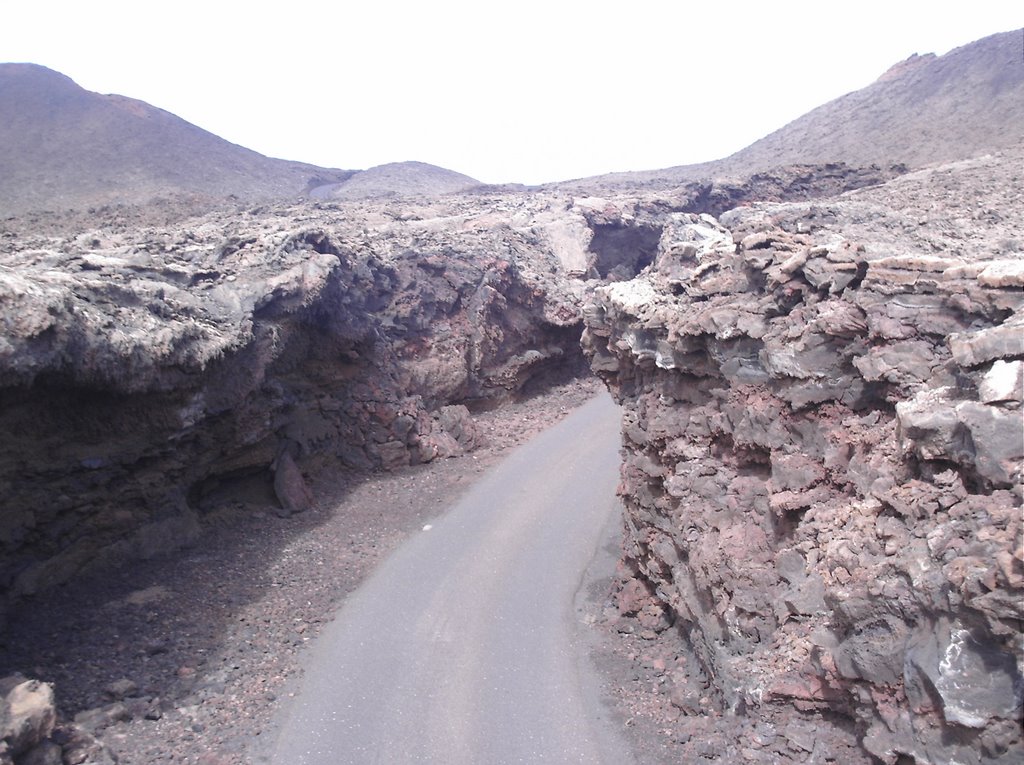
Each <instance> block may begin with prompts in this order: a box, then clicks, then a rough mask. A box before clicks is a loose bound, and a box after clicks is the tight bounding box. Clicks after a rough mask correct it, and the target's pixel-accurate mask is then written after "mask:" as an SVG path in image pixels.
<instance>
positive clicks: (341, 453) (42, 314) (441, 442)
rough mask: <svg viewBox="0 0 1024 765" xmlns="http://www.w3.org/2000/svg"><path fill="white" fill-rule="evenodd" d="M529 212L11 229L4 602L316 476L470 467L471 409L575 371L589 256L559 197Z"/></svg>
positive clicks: (4, 313) (303, 493)
mask: <svg viewBox="0 0 1024 765" xmlns="http://www.w3.org/2000/svg"><path fill="white" fill-rule="evenodd" d="M513 202H514V200H513V201H512V202H509V203H508V204H510V205H511V204H513ZM460 204H461V205H463V207H459V206H458V205H460ZM515 211H516V214H517V215H518V216H519V217H518V218H517V219H516V220H517V223H516V225H514V226H513V225H510V224H509V223H508V222H507V221H508V218H507V217H502V218H496V217H495V216H493V215H492V214H491V212H490V210H488V209H487V208H486V207H483V208H481V207H480V206H479V205H478V204H477V202H476V198H474V199H473V200H469V201H466V200H463V201H462V202H455V203H452V204H451V205H448V206H445V205H444V204H441V203H437V204H435V205H434V206H431V205H429V204H422V205H416V204H412V203H404V202H403V203H401V204H392V205H390V206H388V205H384V206H379V205H378V206H373V205H369V206H359V205H350V206H337V205H324V206H319V207H318V206H306V207H287V208H273V209H271V208H267V209H251V210H239V211H235V212H233V213H230V214H229V213H226V212H217V213H211V214H208V215H206V216H200V217H197V218H186V219H184V220H180V221H178V222H176V223H173V224H160V225H155V226H132V227H126V226H123V225H121V224H120V223H119V221H120V216H119V214H118V213H117V211H116V210H112V211H109V212H108V219H107V220H106V221H100V222H99V223H98V224H97V225H95V226H94V227H93V228H90V229H87V230H84V231H82V230H81V229H77V230H75V229H72V230H71V231H69V232H67V233H64V234H62V235H60V236H43V235H40V234H39V233H36V232H35V228H34V226H32V225H27V226H26V227H25V228H24V230H18V229H17V222H12V221H9V222H8V229H7V231H6V233H5V235H4V239H3V241H4V243H5V244H4V251H3V254H2V256H0V322H2V323H3V333H2V335H0V387H2V398H0V401H2V403H0V423H2V425H0V485H2V486H3V489H4V491H3V499H2V500H0V550H2V552H0V587H2V588H3V590H4V592H5V593H6V595H7V597H8V598H18V597H21V596H23V595H27V594H31V593H34V592H37V591H40V590H43V589H45V588H47V587H49V586H51V585H53V584H54V583H57V582H60V581H64V580H66V579H67V578H69V577H71V576H73V575H75V574H76V573H77V572H79V571H81V570H83V569H84V568H86V567H90V566H95V565H97V564H106V563H116V562H120V561H124V560H129V559H132V558H138V557H144V558H145V557H151V556H153V555H157V554H161V553H165V552H168V551H170V550H173V549H175V547H177V546H180V545H181V544H184V543H187V542H188V541H189V540H190V539H192V538H194V537H195V535H196V534H198V533H200V530H201V527H202V524H203V521H204V515H205V513H207V512H208V511H209V510H210V509H211V508H213V507H215V506H217V505H218V504H219V503H222V502H224V501H231V502H236V503H237V502H244V501H245V498H246V497H249V498H256V499H258V500H260V501H261V502H263V503H264V504H268V505H271V506H277V507H278V508H279V512H280V513H281V514H282V515H287V514H289V513H292V512H298V511H301V510H302V509H303V508H304V507H307V506H309V504H310V503H311V502H313V501H315V498H313V497H312V496H311V494H310V492H309V489H308V487H307V486H306V485H305V482H304V479H303V471H308V470H310V469H313V468H316V467H317V466H318V465H325V464H339V463H340V464H342V465H347V466H349V467H352V468H358V469H379V468H386V469H393V468H397V467H400V466H403V465H408V464H410V463H416V462H422V461H428V460H431V459H436V458H439V457H445V456H449V455H452V454H456V453H460V452H461V451H462V450H465V449H469V448H472V446H473V444H474V440H475V438H476V434H475V432H474V429H473V423H472V419H471V416H470V414H469V409H472V408H479V407H489V406H494V405H495V404H497V403H500V402H501V401H503V400H506V399H508V398H511V397H515V396H520V395H524V394H526V393H529V391H530V390H532V389H533V388H536V387H537V386H542V385H543V384H545V382H546V381H549V380H553V379H559V377H562V378H564V377H565V376H566V375H572V374H575V373H578V372H579V371H580V370H581V369H583V368H585V365H584V364H583V359H582V354H581V352H580V350H579V342H578V338H579V334H580V332H581V319H580V304H581V300H582V296H583V293H584V282H583V281H582V279H580V278H578V277H572V276H570V275H569V274H568V271H569V270H570V268H568V267H567V264H570V263H574V262H575V261H574V260H573V259H574V258H578V257H582V258H583V259H584V260H585V258H586V254H585V243H582V242H580V241H576V240H573V242H574V246H575V247H576V250H575V251H573V252H571V253H569V252H568V251H567V249H566V248H567V247H568V244H567V242H568V240H567V239H566V240H565V241H563V240H562V239H558V240H557V241H556V240H555V239H554V238H552V237H551V236H549V235H548V234H547V233H545V229H544V226H553V221H555V220H557V219H558V218H559V216H570V217H572V218H573V220H574V221H575V220H576V219H579V220H582V218H581V217H580V216H579V214H578V213H571V212H570V211H568V210H567V209H566V207H565V206H564V205H563V204H562V203H561V202H560V203H559V206H557V207H556V208H554V209H552V208H551V202H550V200H546V199H545V200H539V199H538V200H533V201H528V203H527V202H523V203H522V204H518V203H517V206H516V207H515ZM535 219H538V220H541V221H542V225H541V227H540V228H539V229H537V231H536V232H533V228H534V226H533V223H532V222H533V221H534V220H535ZM583 228H584V229H585V225H583ZM570 249H571V248H570ZM572 268H573V269H574V271H573V272H574V273H576V272H577V271H582V270H585V269H586V263H585V262H584V263H583V268H582V269H577V268H575V266H573V267H572ZM467 407H468V408H467Z"/></svg>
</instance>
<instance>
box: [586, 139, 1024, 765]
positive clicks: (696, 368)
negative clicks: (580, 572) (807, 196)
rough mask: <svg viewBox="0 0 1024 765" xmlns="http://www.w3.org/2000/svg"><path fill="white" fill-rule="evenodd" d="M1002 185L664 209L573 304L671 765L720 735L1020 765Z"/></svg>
mask: <svg viewBox="0 0 1024 765" xmlns="http://www.w3.org/2000/svg"><path fill="white" fill-rule="evenodd" d="M1013 166H1014V165H1013V163H1012V162H1008V161H1006V159H1005V158H1002V159H1000V158H995V159H993V158H986V159H983V160H979V161H976V162H970V163H960V164H959V165H957V166H953V167H947V168H940V169H937V170H928V171H922V172H919V173H914V174H911V175H908V176H906V177H904V178H901V179H897V180H894V181H890V182H889V183H888V184H885V185H883V186H879V187H878V188H875V189H866V190H862V191H859V192H855V193H853V194H848V195H845V196H843V197H839V198H837V199H834V200H828V201H827V202H820V203H815V204H778V205H754V206H752V207H748V208H738V209H735V210H733V211H730V212H728V213H725V214H724V215H723V216H722V217H721V220H716V219H714V218H712V217H710V216H707V215H701V216H698V215H694V214H687V213H675V214H673V215H672V216H670V220H669V221H668V222H667V223H666V225H665V227H664V229H663V232H662V236H661V238H660V242H659V245H658V249H657V252H656V254H654V256H653V263H652V265H651V266H650V267H649V268H647V269H646V270H645V271H643V272H642V273H641V274H640V275H639V276H638V277H637V278H635V279H633V280H630V281H622V282H618V283H614V284H609V285H606V286H603V287H600V288H598V289H597V290H596V292H595V294H594V296H593V298H592V299H591V300H590V302H589V303H588V305H587V306H586V307H585V309H584V315H585V321H586V330H585V333H584V347H585V349H586V351H587V354H588V356H589V357H590V359H591V365H592V368H593V369H594V370H595V371H596V372H597V373H598V374H599V375H600V376H601V377H603V378H604V379H605V381H606V382H607V384H608V387H609V388H610V389H611V391H612V392H613V394H614V395H615V396H616V398H617V399H618V400H619V401H620V402H621V403H623V404H624V407H625V414H624V423H623V439H624V445H625V462H624V466H623V469H622V483H621V486H620V493H621V494H622V497H623V499H624V501H625V504H626V520H625V529H626V542H625V560H624V563H625V568H626V572H627V581H626V582H625V584H624V585H623V587H622V591H621V592H620V593H619V596H618V598H619V605H620V609H621V611H622V612H623V613H624V614H635V615H637V618H638V619H640V622H641V626H643V627H644V628H646V629H648V630H649V631H650V632H649V636H650V637H651V638H654V636H655V634H661V635H663V636H664V635H672V636H674V637H675V638H676V639H677V640H678V643H679V647H678V655H677V660H676V664H675V666H674V669H673V670H672V673H671V675H672V676H671V677H670V679H669V683H668V686H667V687H669V688H670V692H671V694H672V697H673V703H674V704H675V705H676V706H677V707H679V709H680V710H681V717H680V723H679V724H680V726H681V727H684V728H685V727H686V726H687V725H694V726H695V725H704V726H705V727H704V728H703V729H701V730H702V732H703V735H702V737H695V738H694V739H693V742H692V746H694V747H697V746H698V744H699V743H700V741H701V740H705V741H706V740H708V737H709V736H710V737H711V738H714V736H715V735H716V730H715V726H717V733H718V734H722V739H723V740H727V741H728V746H731V747H733V748H735V747H737V746H742V747H744V748H743V749H742V752H740V751H739V749H737V750H736V751H735V752H733V754H735V756H736V757H740V756H742V758H743V759H744V760H745V761H752V762H777V761H779V758H784V759H785V760H786V761H808V762H810V761H823V760H828V759H838V760H839V761H843V762H856V761H863V762H875V761H882V762H887V763H910V762H917V763H954V762H956V763H995V762H1008V761H1015V760H1018V759H1021V758H1024V743H1022V740H1021V734H1020V730H1021V729H1020V723H1021V702H1022V696H1024V678H1022V666H1021V662H1022V656H1024V653H1022V648H1024V645H1022V618H1024V611H1022V604H1024V562H1022V510H1021V491H1022V489H1021V487H1022V483H1021V482H1022V460H1024V420H1022V416H1024V413H1022V408H1021V407H1022V374H1024V289H1022V288H1024V254H1022V253H1021V250H1020V248H1021V245H1020V242H1021V241H1022V240H1024V238H1022V237H1021V232H1020V224H1019V216H1018V215H1015V214H1014V210H1015V209H1017V208H1016V207H1015V204H1014V194H1015V191H1014V189H1015V188H1016V184H1015V183H1014V182H1013V179H1012V178H1011V175H1012V167H1013ZM698 721H700V722H698ZM709 721H710V722H709ZM716 721H717V722H716ZM707 726H710V728H709V727H707ZM747 728H749V731H748V732H749V733H750V738H749V740H744V736H742V735H741V736H740V739H741V740H740V741H739V743H738V744H737V743H736V731H737V730H740V729H742V730H747ZM696 729H697V728H695V730H696ZM809 730H813V731H815V733H814V735H813V736H811V737H810V738H808V736H807V732H808V731H809ZM725 731H731V732H732V733H731V736H729V735H726V734H725ZM684 739H685V737H684ZM730 751H732V750H730ZM691 754H693V755H694V757H695V758H696V757H698V756H700V755H701V752H700V751H698V749H694V750H693V752H691ZM719 754H722V752H719Z"/></svg>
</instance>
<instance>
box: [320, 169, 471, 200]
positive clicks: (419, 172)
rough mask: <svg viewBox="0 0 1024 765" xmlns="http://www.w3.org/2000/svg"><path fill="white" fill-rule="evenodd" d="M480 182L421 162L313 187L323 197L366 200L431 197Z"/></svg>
mask: <svg viewBox="0 0 1024 765" xmlns="http://www.w3.org/2000/svg"><path fill="white" fill-rule="evenodd" d="M479 185H480V181H478V180H476V179H475V178H470V177H469V176H468V175H463V174H462V173H457V172H455V171H454V170H446V169H445V168H443V167H437V166H436V165H428V164H426V163H425V162H392V163H389V164H386V165H377V166H376V167H371V168H370V169H369V170H363V171H361V172H358V173H356V174H355V175H353V176H352V177H351V178H349V179H348V180H346V181H344V182H343V183H335V184H330V185H326V186H321V187H320V188H317V189H314V190H313V192H312V194H311V196H314V197H317V198H323V199H366V198H368V197H383V196H434V195H438V194H451V193H454V192H457V191H465V190H467V189H471V188H474V187H476V186H479Z"/></svg>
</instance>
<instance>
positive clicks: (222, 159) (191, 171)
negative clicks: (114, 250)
mask: <svg viewBox="0 0 1024 765" xmlns="http://www.w3.org/2000/svg"><path fill="white" fill-rule="evenodd" d="M352 172H353V171H351V170H325V169H323V168H319V167H316V166H314V165H307V164H303V163H300V162H288V161H285V160H280V159H271V158H269V157H265V156H263V155H262V154H258V153H256V152H254V151H250V150H249V149H245V148H243V147H241V146H237V145H235V144H233V143H230V142H228V141H225V140H224V139H222V138H218V137H217V136H215V135H213V134H212V133H209V132H207V131H205V130H203V129H201V128H198V127H196V126H195V125H192V124H191V123H188V122H186V121H185V120H183V119H180V118H179V117H176V116H174V115H173V114H170V113H169V112H166V111H164V110H162V109H157V108H156V107H153V106H150V105H149V104H147V103H144V102H142V101H136V100H135V99H131V98H125V97H123V96H116V95H100V94H98V93H92V92H90V91H87V90H85V89H83V88H81V87H79V86H78V85H76V84H75V83H74V82H73V81H72V80H71V79H70V78H68V77H66V76H64V75H63V74H60V73H58V72H54V71H53V70H50V69H47V68H46V67H43V66H38V65H35V64H0V214H13V213H19V212H23V211H26V210H39V209H52V210H58V209H66V208H76V207H83V206H93V205H97V204H103V203H111V202H144V201H148V200H149V199H150V198H152V197H154V196H158V195H173V194H182V193H184V194H199V195H210V196H214V197H226V196H228V195H231V194H234V195H236V196H238V197H242V198H253V199H270V198H291V199H294V198H296V197H298V196H299V195H300V194H302V193H303V192H304V191H305V190H306V189H307V188H308V187H309V186H310V185H311V181H313V184H312V185H315V184H316V183H322V182H336V181H341V180H344V179H345V178H347V177H349V176H350V175H352ZM313 179H318V180H315V181H314V180H313Z"/></svg>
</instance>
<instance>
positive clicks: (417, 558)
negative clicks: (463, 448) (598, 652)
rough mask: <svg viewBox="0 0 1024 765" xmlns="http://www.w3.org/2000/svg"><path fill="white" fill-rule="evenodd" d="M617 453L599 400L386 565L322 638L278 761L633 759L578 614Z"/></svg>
mask: <svg viewBox="0 0 1024 765" xmlns="http://www.w3.org/2000/svg"><path fill="white" fill-rule="evenodd" d="M618 447H619V410H618V407H616V406H615V405H614V404H613V403H612V401H611V399H610V398H609V397H608V396H607V395H602V396H600V397H598V398H596V399H594V400H592V401H590V402H589V403H587V404H585V405H584V406H583V407H581V408H580V409H578V410H576V411H575V412H574V413H572V414H571V415H569V416H568V417H567V418H566V419H565V420H563V421H562V422H561V423H559V424H558V425H556V426H554V427H553V428H550V429H548V430H547V431H545V432H543V433H542V434H540V435H539V436H537V437H536V438H534V439H532V440H531V441H530V442H529V443H527V444H525V445H524V446H521V447H520V448H518V449H517V450H516V451H514V452H513V453H512V454H511V455H510V456H509V457H508V458H506V459H505V460H504V461H503V462H502V463H501V464H500V465H498V466H497V467H496V468H495V469H493V470H491V471H490V472H489V473H487V474H486V475H485V476H484V477H482V478H481V479H480V480H479V481H478V482H477V483H476V484H475V485H474V486H473V488H472V489H470V491H469V492H468V493H467V494H466V495H465V496H464V498H463V499H462V500H461V501H460V502H459V504H458V505H457V506H456V507H455V508H453V509H452V510H451V511H450V512H449V513H447V514H446V515H445V516H444V517H443V518H441V519H439V520H438V521H437V522H436V523H434V525H433V527H432V528H431V529H430V530H427V531H424V532H423V533H421V534H419V535H418V536H417V537H415V538H413V539H412V540H410V541H409V542H408V543H406V544H405V545H404V546H403V547H401V548H400V549H399V550H398V551H396V553H395V554H393V555H392V556H391V557H390V558H388V559H387V561H385V563H384V564H383V565H382V566H381V567H380V568H379V569H378V570H377V571H376V572H375V573H374V575H373V576H371V578H370V579H369V580H367V582H366V583H365V584H364V585H363V586H362V587H360V588H359V590H357V591H356V592H355V593H354V594H353V595H352V596H351V597H350V598H349V599H348V600H347V601H346V602H345V605H344V606H343V607H342V609H341V610H340V611H339V613H338V615H337V617H336V618H335V620H334V621H333V622H332V623H331V624H330V625H328V627H327V628H326V629H325V630H324V632H323V634H322V635H321V637H320V638H318V639H317V642H316V644H315V646H314V648H313V651H312V655H311V657H310V659H309V661H308V663H307V664H306V668H305V677H304V680H303V682H302V685H301V686H300V688H299V690H298V692H297V694H296V697H295V699H294V700H293V701H292V703H291V707H290V708H289V709H288V710H286V714H285V718H284V719H283V721H282V725H281V729H280V731H279V735H278V740H277V742H276V749H275V752H274V756H273V760H272V761H273V763H275V765H345V764H348V763H352V764H353V765H355V764H356V763H358V765H371V764H372V763H387V764H388V765H403V764H404V763H438V764H439V765H440V764H441V763H443V764H444V765H463V764H464V765H470V764H472V765H504V764H505V763H531V764H532V763H559V764H561V763H566V764H568V763H587V764H588V765H596V764H599V763H606V764H607V765H613V764H614V765H624V764H627V763H630V762H632V756H631V755H630V753H629V749H628V747H627V745H626V744H625V743H624V741H623V740H622V739H621V738H620V737H619V735H618V732H617V731H616V730H615V728H614V726H613V725H612V723H611V721H610V719H609V716H608V713H607V712H606V711H605V710H604V707H603V704H602V703H601V701H600V700H599V699H598V698H597V697H596V696H597V694H596V693H595V689H596V687H597V681H596V678H595V675H594V670H593V669H592V667H591V666H590V663H589V660H588V659H587V658H586V656H585V653H586V652H585V650H584V649H583V647H582V642H581V637H580V636H578V635H577V629H578V628H579V624H578V622H577V619H576V617H575V611H574V606H573V601H574V596H575V594H576V591H577V590H578V589H579V586H580V581H581V577H582V575H583V572H584V571H585V569H586V567H587V565H588V563H589V562H590V560H591V558H592V557H593V556H594V553H595V551H596V550H597V548H598V545H599V544H600V541H601V538H602V528H603V527H604V526H605V524H606V522H607V521H608V520H609V518H610V516H611V514H612V513H614V512H615V511H616V509H617V500H616V498H615V486H616V483H617V481H618V465H619V454H618Z"/></svg>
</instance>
